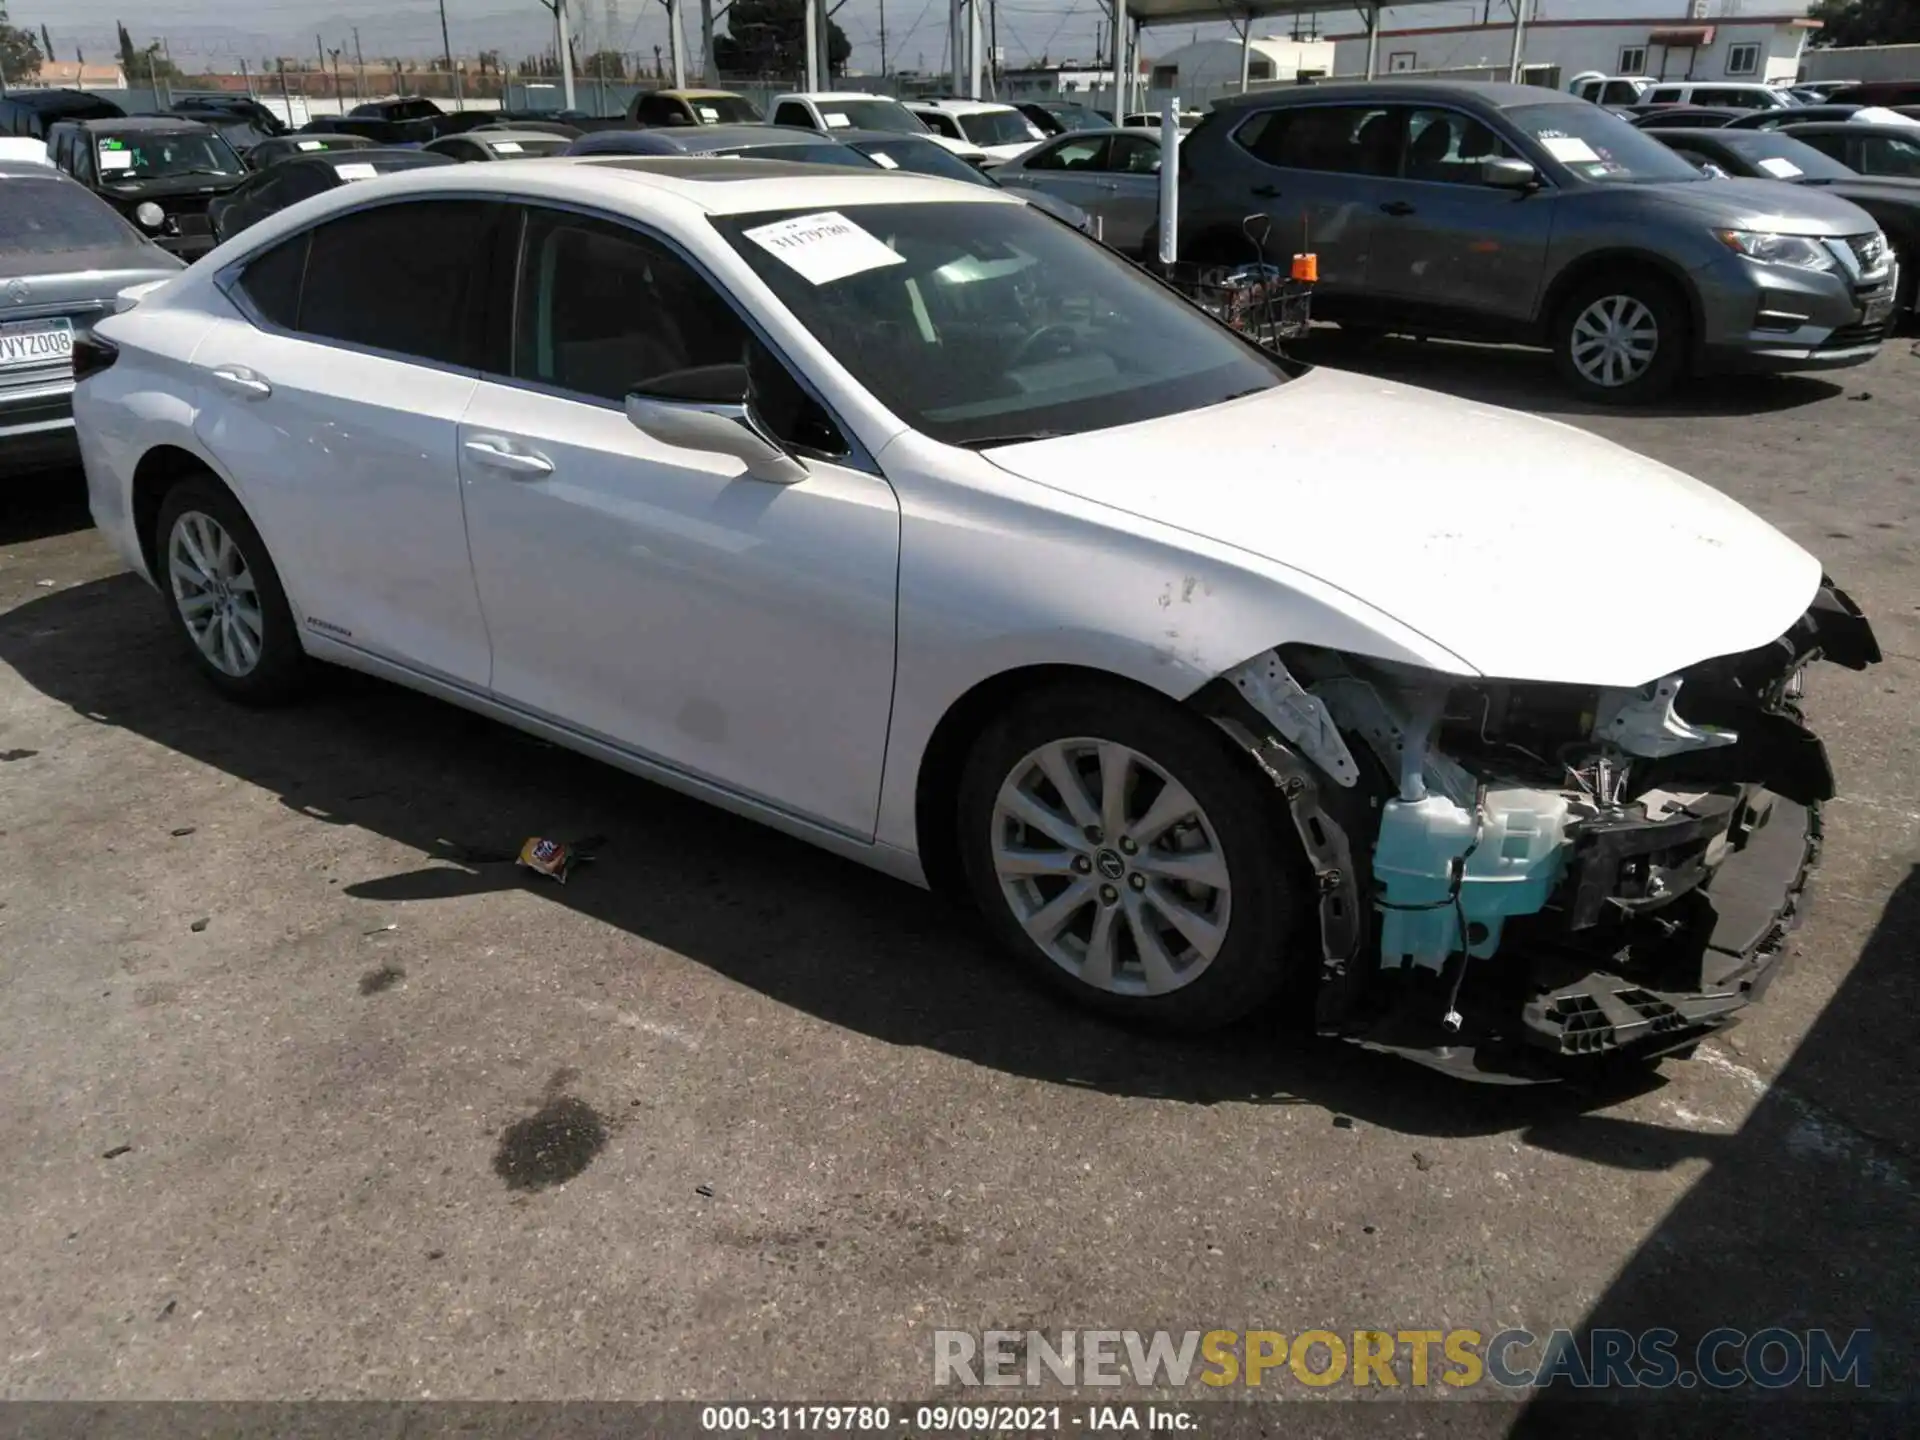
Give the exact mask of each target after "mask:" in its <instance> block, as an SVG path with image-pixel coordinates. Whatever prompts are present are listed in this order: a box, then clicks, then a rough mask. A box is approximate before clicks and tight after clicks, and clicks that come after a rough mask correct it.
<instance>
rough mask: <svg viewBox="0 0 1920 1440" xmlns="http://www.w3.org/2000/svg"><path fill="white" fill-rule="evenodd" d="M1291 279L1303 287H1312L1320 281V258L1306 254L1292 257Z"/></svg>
mask: <svg viewBox="0 0 1920 1440" xmlns="http://www.w3.org/2000/svg"><path fill="white" fill-rule="evenodd" d="M1293 278H1294V279H1295V280H1298V281H1299V282H1300V283H1301V284H1303V285H1313V284H1316V283H1318V281H1319V279H1320V257H1319V256H1318V255H1315V254H1312V253H1308V254H1305V255H1295V256H1294V257H1293Z"/></svg>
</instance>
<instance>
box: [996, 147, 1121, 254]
mask: <svg viewBox="0 0 1920 1440" xmlns="http://www.w3.org/2000/svg"><path fill="white" fill-rule="evenodd" d="M1108 149H1109V142H1108V139H1107V137H1106V136H1105V135H1098V134H1096V135H1070V136H1067V137H1065V138H1063V139H1060V140H1056V141H1055V142H1054V143H1053V144H1051V145H1045V146H1042V147H1041V148H1040V149H1039V150H1037V151H1033V152H1031V153H1029V154H1027V155H1024V156H1022V157H1021V158H1020V159H1018V160H1016V161H1015V162H1014V163H1013V165H1011V166H1009V167H1007V168H1006V169H1005V170H1003V171H1001V172H1000V177H1001V183H1002V184H1003V185H1005V186H1006V187H1007V188H1008V189H1010V190H1042V191H1045V192H1046V193H1047V194H1049V195H1051V196H1053V197H1054V198H1055V199H1058V200H1064V201H1066V202H1067V203H1068V204H1069V205H1078V206H1079V207H1080V208H1081V209H1082V210H1084V211H1086V212H1087V213H1088V214H1089V215H1098V214H1099V213H1100V211H1099V206H1100V201H1101V199H1102V198H1104V197H1105V196H1106V195H1107V193H1108V192H1107V191H1105V190H1103V189H1102V188H1101V185H1102V182H1104V181H1105V180H1107V179H1108V178H1109V177H1108V175H1107V174H1106V162H1107V151H1108ZM1016 167H1017V168H1016ZM1100 234H1101V238H1102V239H1105V238H1106V230H1105V226H1104V225H1103V226H1102V227H1101V230H1100Z"/></svg>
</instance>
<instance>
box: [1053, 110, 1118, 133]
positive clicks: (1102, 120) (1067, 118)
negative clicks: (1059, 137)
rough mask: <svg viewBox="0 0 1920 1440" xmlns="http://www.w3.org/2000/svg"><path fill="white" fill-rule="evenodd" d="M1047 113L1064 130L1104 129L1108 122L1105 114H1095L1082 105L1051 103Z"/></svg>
mask: <svg viewBox="0 0 1920 1440" xmlns="http://www.w3.org/2000/svg"><path fill="white" fill-rule="evenodd" d="M1047 113H1048V114H1049V115H1051V116H1053V118H1054V119H1055V120H1056V121H1058V122H1059V124H1060V127H1061V129H1062V130H1063V131H1066V130H1104V129H1106V128H1107V125H1108V124H1109V123H1110V122H1109V121H1108V120H1107V118H1106V116H1104V115H1096V114H1094V112H1093V111H1091V110H1089V109H1087V108H1086V107H1085V106H1083V105H1052V106H1048V107H1047Z"/></svg>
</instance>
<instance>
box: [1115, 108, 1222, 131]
mask: <svg viewBox="0 0 1920 1440" xmlns="http://www.w3.org/2000/svg"><path fill="white" fill-rule="evenodd" d="M1205 113H1206V112H1205V111H1202V110H1182V111H1181V112H1180V113H1179V114H1178V115H1177V116H1175V117H1174V122H1175V124H1177V125H1178V126H1179V128H1180V132H1181V134H1183V135H1184V134H1185V133H1186V132H1187V131H1189V130H1191V129H1193V127H1194V126H1196V125H1198V124H1199V123H1200V120H1201V118H1202V116H1203V115H1204V114H1205ZM1121 120H1122V123H1123V124H1124V125H1126V126H1127V127H1129V128H1131V129H1136V130H1158V129H1159V128H1160V112H1159V111H1158V110H1129V111H1128V112H1127V113H1126V114H1125V115H1123V116H1122V117H1121Z"/></svg>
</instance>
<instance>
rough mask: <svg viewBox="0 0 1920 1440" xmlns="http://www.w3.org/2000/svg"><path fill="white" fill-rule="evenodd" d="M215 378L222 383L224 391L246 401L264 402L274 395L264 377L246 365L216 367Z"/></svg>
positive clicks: (221, 386) (271, 387)
mask: <svg viewBox="0 0 1920 1440" xmlns="http://www.w3.org/2000/svg"><path fill="white" fill-rule="evenodd" d="M213 378H214V379H215V380H217V381H218V382H219V383H220V388H221V389H222V390H228V391H231V392H232V393H233V394H235V395H238V396H240V397H241V398H242V399H246V400H264V399H266V398H267V396H269V395H271V394H273V386H271V385H269V384H268V383H267V380H266V377H265V376H264V375H258V374H255V373H254V372H253V371H251V370H249V369H248V368H247V367H246V366H244V365H216V366H215V367H214V369H213Z"/></svg>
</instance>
